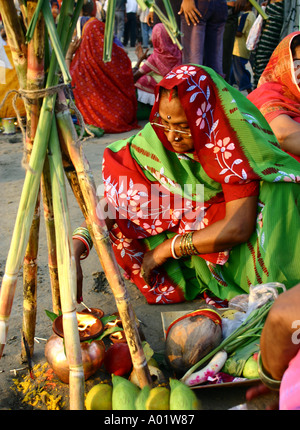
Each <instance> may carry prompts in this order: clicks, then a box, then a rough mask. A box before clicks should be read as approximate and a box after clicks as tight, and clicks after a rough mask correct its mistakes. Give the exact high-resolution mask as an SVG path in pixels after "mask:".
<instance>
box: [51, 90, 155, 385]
mask: <svg viewBox="0 0 300 430" xmlns="http://www.w3.org/2000/svg"><path fill="white" fill-rule="evenodd" d="M56 107H57V108H56V110H57V113H56V118H57V124H58V131H59V136H60V142H61V148H62V151H63V152H65V151H67V154H68V156H69V157H70V159H71V162H72V163H73V165H74V167H75V169H76V173H77V177H78V183H79V186H80V190H81V193H80V195H77V200H78V201H79V204H80V207H81V208H82V212H83V214H84V215H85V217H86V222H87V226H88V228H89V231H90V233H91V236H92V238H93V242H94V246H95V249H96V251H97V254H98V257H99V260H100V263H101V265H102V267H103V270H104V272H105V274H106V277H107V280H108V282H109V284H110V287H111V289H112V292H113V294H114V298H115V301H116V305H117V308H118V312H119V314H120V318H121V320H122V323H123V328H124V331H125V335H126V340H127V343H128V346H129V350H130V354H131V358H132V362H133V366H134V368H135V370H136V372H137V377H138V379H139V382H140V386H141V387H143V386H145V385H151V383H152V381H151V377H150V372H149V368H148V365H147V360H146V358H145V355H144V351H143V347H142V343H141V339H140V335H139V332H138V327H137V324H136V317H135V313H134V310H133V308H132V305H131V302H130V297H129V294H128V292H127V289H126V285H125V283H124V280H123V278H122V276H121V273H120V269H119V266H118V264H117V262H116V259H115V255H114V253H113V250H112V246H111V243H110V238H109V233H108V230H107V227H106V224H105V220H104V218H103V217H102V216H99V210H100V208H99V205H98V203H99V202H98V198H97V195H96V187H95V183H94V179H93V175H92V172H91V171H90V167H89V163H88V160H87V159H86V158H85V156H84V153H83V150H82V147H81V144H80V142H79V140H78V136H77V133H76V129H75V127H74V124H73V121H72V117H71V114H70V111H69V109H68V107H67V103H66V99H65V95H64V93H62V92H59V95H58V100H57V104H56ZM66 157H67V156H66ZM73 191H74V189H73ZM75 191H76V190H75ZM82 196H83V200H82Z"/></svg>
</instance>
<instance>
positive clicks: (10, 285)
mask: <svg viewBox="0 0 300 430" xmlns="http://www.w3.org/2000/svg"><path fill="white" fill-rule="evenodd" d="M27 3H28V4H26V5H24V4H23V6H28V5H29V3H36V2H27ZM82 3H83V1H81V2H80V1H79V2H77V7H76V8H75V12H74V2H73V1H65V2H64V3H63V7H62V9H61V14H60V19H59V22H58V26H57V29H56V28H55V24H54V21H53V17H52V14H51V10H50V6H49V2H47V1H44V2H43V1H42V0H40V1H39V2H38V3H37V8H36V11H35V14H33V18H32V20H31V25H29V28H28V33H27V40H28V41H29V40H31V38H32V36H33V32H34V30H35V28H34V25H33V23H34V22H35V25H36V24H37V22H38V16H39V13H40V11H42V12H43V17H44V20H45V23H46V27H47V30H48V34H49V36H50V40H51V43H52V48H53V50H52V55H51V60H50V65H49V71H48V74H47V78H46V85H45V88H46V91H45V95H44V96H43V102H42V106H41V111H40V115H39V120H38V125H37V129H36V133H35V137H34V141H33V147H32V152H31V156H30V160H29V163H28V167H27V171H26V176H25V181H24V186H23V190H22V195H21V199H20V205H19V209H18V213H17V218H16V223H15V228H14V231H13V237H12V242H11V246H10V249H9V254H8V258H7V262H6V267H5V273H4V277H3V282H2V286H1V295H0V344H1V349H0V353H1V355H2V351H3V348H4V345H5V342H6V337H7V331H8V319H9V316H10V313H11V308H12V303H13V297H14V291H15V288H16V283H17V275H18V272H19V269H20V266H21V264H22V260H23V258H24V255H25V250H26V246H27V244H28V240H29V235H30V227H31V225H32V220H33V215H34V211H35V208H36V203H37V199H38V193H39V188H40V179H41V174H42V170H43V167H44V161H45V157H46V151H47V147H48V142H49V137H50V132H51V133H53V125H54V122H53V114H54V106H55V101H56V94H57V91H53V88H55V86H56V85H57V84H58V79H59V76H58V74H57V70H58V67H57V65H58V64H59V65H60V68H61V70H62V74H63V77H64V80H65V83H68V82H70V80H71V79H70V76H69V72H68V69H67V68H66V65H65V62H64V54H63V51H64V50H63V49H62V48H61V46H64V47H67V44H66V42H67V40H68V39H70V34H71V35H72V33H73V30H74V26H75V24H76V21H77V18H78V16H79V11H80V9H81V7H82ZM0 11H1V15H2V19H3V22H4V27H5V29H6V31H7V36H8V43H9V45H10V46H13V43H14V41H15V44H16V45H17V46H18V52H19V53H21V55H20V56H19V59H16V62H15V64H16V70H21V69H22V67H21V66H20V64H21V65H22V62H21V61H20V58H21V59H27V52H26V51H27V50H26V45H25V41H24V34H23V33H22V29H21V28H20V27H18V25H17V23H18V22H19V18H18V16H17V12H16V9H15V7H14V5H13V4H12V2H5V1H2V0H1V1H0ZM70 12H71V13H70ZM73 13H74V15H73ZM76 15H77V18H76ZM72 16H75V18H76V19H74V24H73V27H72V25H70V20H71V17H72ZM68 21H69V24H68ZM15 28H17V31H16V32H15ZM16 34H17V38H16ZM58 34H59V35H60V36H61V37H60V40H59V39H58ZM13 58H16V56H14V57H13ZM23 62H24V61H23ZM22 72H23V69H22ZM20 74H21V72H20ZM61 165H62V163H61ZM52 170H53V169H52ZM53 175H54V173H53ZM53 175H52V176H53ZM52 182H53V186H52V189H53V187H54V184H55V178H54V179H53V178H52ZM55 190H56V193H55V196H54V198H55V201H56V206H57V207H58V209H57V211H56V212H57V213H58V214H60V213H61V214H63V217H58V219H57V223H58V224H59V226H60V231H65V232H66V234H68V236H67V237H68V239H66V237H65V236H63V235H61V234H60V235H59V236H56V241H57V249H58V256H59V257H60V264H59V270H58V272H59V279H60V290H61V291H60V292H61V295H62V296H63V297H64V301H63V303H62V310H63V314H64V326H65V327H64V328H65V337H66V352H67V356H68V360H69V362H70V364H71V367H70V408H71V409H83V406H84V402H83V393H84V390H83V387H84V374H83V367H82V358H81V350H80V343H79V334H78V326H77V319H76V312H75V306H74V303H75V302H74V297H75V289H76V285H75V274H74V267H72V264H71V263H72V260H73V259H72V250H71V240H70V236H69V228H68V213H67V207H66V205H64V206H63V208H62V207H60V206H59V205H60V203H61V202H62V201H63V200H62V192H61V188H60V192H58V187H57V186H56V188H55ZM62 209H63V210H62ZM62 222H63V224H62ZM62 255H63V257H62ZM68 257H69V258H70V259H71V263H70V264H67V265H66V268H65V265H64V264H62V261H66V258H68ZM67 261H68V260H67ZM72 290H73V294H72V293H71V291H72Z"/></svg>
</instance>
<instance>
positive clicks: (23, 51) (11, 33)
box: [0, 0, 27, 108]
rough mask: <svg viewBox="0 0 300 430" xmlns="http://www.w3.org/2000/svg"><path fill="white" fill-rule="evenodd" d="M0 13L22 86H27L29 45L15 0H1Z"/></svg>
mask: <svg viewBox="0 0 300 430" xmlns="http://www.w3.org/2000/svg"><path fill="white" fill-rule="evenodd" d="M0 13H1V17H2V20H3V24H4V28H5V32H6V36H7V43H8V45H9V47H10V49H11V53H12V59H13V62H14V66H15V69H16V73H17V76H18V80H19V84H20V87H21V88H26V82H27V45H26V40H25V35H24V32H23V28H22V26H21V22H20V20H19V18H18V14H17V10H16V8H15V5H14V2H13V1H7V0H0ZM25 108H26V106H25Z"/></svg>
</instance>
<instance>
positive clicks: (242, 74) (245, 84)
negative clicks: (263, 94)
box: [230, 55, 252, 91]
mask: <svg viewBox="0 0 300 430" xmlns="http://www.w3.org/2000/svg"><path fill="white" fill-rule="evenodd" d="M248 61H249V60H247V59H246V58H242V57H237V56H236V55H233V56H232V76H231V77H230V84H231V85H233V83H234V81H235V82H236V84H237V86H238V88H239V91H244V90H251V89H252V84H251V74H250V72H249V70H247V69H246V64H247V63H248Z"/></svg>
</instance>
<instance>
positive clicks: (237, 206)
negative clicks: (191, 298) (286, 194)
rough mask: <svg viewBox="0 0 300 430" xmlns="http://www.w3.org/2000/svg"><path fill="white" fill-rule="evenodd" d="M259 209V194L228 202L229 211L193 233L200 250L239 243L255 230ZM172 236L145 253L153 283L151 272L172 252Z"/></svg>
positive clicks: (145, 267) (146, 270)
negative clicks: (221, 217) (219, 218)
mask: <svg viewBox="0 0 300 430" xmlns="http://www.w3.org/2000/svg"><path fill="white" fill-rule="evenodd" d="M256 213H257V196H251V197H244V198H241V199H237V200H233V201H230V202H228V203H226V215H225V217H224V218H223V219H222V220H220V221H216V222H215V223H213V224H211V225H210V226H208V227H206V228H204V229H201V230H197V231H195V232H194V234H193V244H194V246H195V248H196V249H197V251H198V253H199V254H209V253H213V252H221V251H225V250H227V249H229V248H232V247H233V246H235V245H239V244H240V243H244V242H246V241H247V240H248V239H249V238H250V236H251V234H252V233H253V231H254V227H255V222H256ZM180 241H181V238H180V237H178V238H177V239H176V241H175V247H174V251H175V254H176V255H177V256H180ZM171 242H172V239H169V240H166V241H164V242H163V243H162V244H160V245H158V246H157V247H156V248H155V249H153V250H152V251H149V252H147V253H146V254H145V257H144V260H143V264H142V273H144V275H143V278H144V279H145V281H146V282H147V283H148V284H149V285H151V272H152V270H153V269H155V268H156V267H159V266H161V265H162V264H163V263H164V262H165V261H167V259H168V258H171V257H172V253H171Z"/></svg>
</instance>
